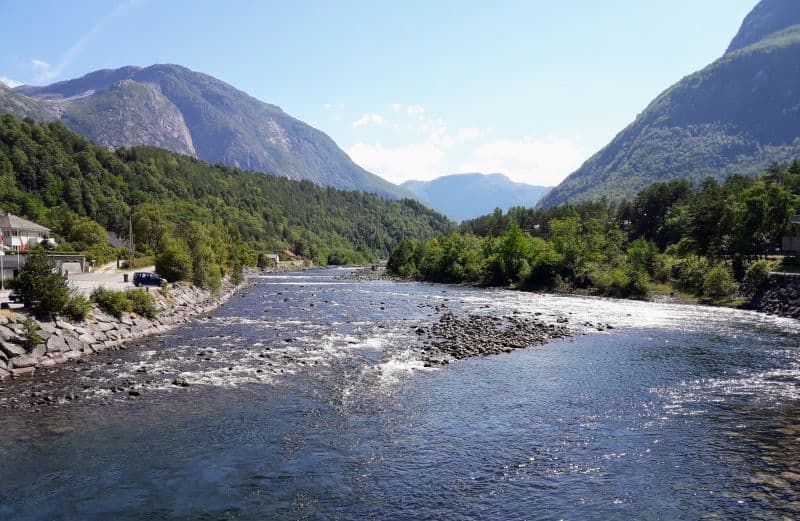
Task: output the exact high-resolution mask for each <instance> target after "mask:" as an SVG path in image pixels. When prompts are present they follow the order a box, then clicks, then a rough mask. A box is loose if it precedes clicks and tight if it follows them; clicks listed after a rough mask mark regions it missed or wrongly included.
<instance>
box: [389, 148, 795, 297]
mask: <svg viewBox="0 0 800 521" xmlns="http://www.w3.org/2000/svg"><path fill="white" fill-rule="evenodd" d="M797 213H800V162H799V161H794V162H792V163H790V164H777V163H776V164H773V165H771V166H770V168H769V169H768V171H767V172H765V173H764V174H763V175H762V176H761V177H759V178H758V179H752V178H749V177H744V176H732V177H729V178H728V179H727V180H725V181H724V182H722V183H720V182H718V181H716V180H714V179H712V178H708V179H706V180H705V181H704V182H703V183H702V184H700V185H699V186H693V185H692V184H691V183H690V182H689V181H682V180H672V181H669V182H662V183H655V184H653V185H651V186H649V187H648V188H645V189H644V190H642V191H641V192H639V194H638V195H637V196H636V197H635V198H634V199H633V200H631V201H624V202H622V203H621V204H618V205H617V204H611V203H609V202H608V201H606V200H604V199H600V200H594V201H586V202H581V203H576V204H569V205H561V206H557V207H553V208H529V209H526V208H513V209H511V210H509V211H508V213H503V212H502V211H501V210H499V209H498V210H495V212H494V213H492V214H490V215H486V216H483V217H479V218H477V219H474V220H471V221H467V222H464V223H463V224H462V225H461V227H460V228H459V230H457V231H456V232H454V233H452V234H450V235H440V236H438V237H436V238H433V239H430V240H427V241H416V240H407V241H404V242H402V243H401V244H400V246H398V248H397V249H396V250H395V251H394V252H393V253H392V255H391V256H390V259H389V265H388V268H389V270H390V271H392V272H394V273H396V274H398V275H401V276H405V277H411V278H418V279H422V280H430V281H438V282H466V283H472V284H480V285H491V286H509V285H510V286H514V287H518V288H521V289H547V290H562V291H584V292H587V293H591V294H598V295H607V296H616V297H635V298H644V297H646V296H647V295H648V294H649V293H650V292H651V291H653V290H657V291H661V292H673V291H674V292H676V293H683V294H685V295H687V296H693V297H703V298H707V299H710V300H717V301H723V300H730V299H731V298H733V297H736V296H743V295H746V293H747V292H748V291H751V290H752V289H753V288H754V287H755V286H756V285H757V284H758V282H759V279H760V278H763V277H764V276H766V272H767V271H768V270H770V269H774V268H776V267H777V266H776V264H777V263H778V262H783V263H784V264H785V265H786V266H790V265H791V264H792V263H793V262H795V260H793V259H785V260H783V261H779V260H774V259H773V260H769V259H768V258H767V257H768V256H770V255H773V254H775V253H776V252H779V250H780V246H781V239H782V237H783V236H784V235H786V234H787V233H788V232H789V230H790V226H789V216H790V215H793V214H797Z"/></svg>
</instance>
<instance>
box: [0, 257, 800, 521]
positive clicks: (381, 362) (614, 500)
mask: <svg viewBox="0 0 800 521" xmlns="http://www.w3.org/2000/svg"><path fill="white" fill-rule="evenodd" d="M339 274H341V272H340V271H336V270H331V271H319V272H305V273H298V274H289V275H283V276H270V277H262V278H256V279H253V281H252V285H251V286H250V287H248V288H247V289H246V290H244V291H243V292H242V294H241V295H239V296H237V297H235V298H234V299H232V300H231V301H230V302H229V303H228V304H227V305H226V306H225V307H223V308H222V309H220V310H218V311H217V312H215V313H213V314H212V315H210V316H208V317H205V318H202V319H199V320H197V321H196V322H193V323H191V324H187V325H186V326H184V327H182V328H180V329H178V330H175V331H174V332H173V333H172V334H170V335H168V336H164V337H159V338H153V339H150V340H148V341H146V342H143V343H141V344H140V345H138V346H135V347H133V348H131V349H129V350H127V351H120V352H115V353H111V354H107V355H101V356H97V357H95V358H93V359H92V360H90V361H89V363H87V364H82V365H76V366H73V367H72V368H70V369H67V370H60V371H57V372H54V373H50V374H48V375H46V376H44V377H39V378H38V379H33V380H30V381H20V382H15V383H10V384H9V383H6V384H5V386H4V387H3V390H2V391H0V402H3V401H4V400H5V402H6V403H8V401H9V400H14V399H17V400H20V399H21V397H22V398H24V397H27V396H29V395H30V394H31V393H33V392H35V391H38V392H43V393H45V394H46V393H51V394H53V395H54V396H56V397H59V396H61V395H63V394H64V393H65V392H66V390H69V389H78V391H77V392H78V394H79V399H78V400H76V401H71V402H67V401H65V400H64V399H59V400H60V401H59V403H58V405H56V406H43V407H41V410H39V411H35V410H33V409H30V408H22V409H19V410H13V409H3V410H0V421H2V425H3V427H2V432H3V436H4V442H3V443H2V445H1V446H0V519H20V520H25V519H48V520H49V519H81V520H82V519H98V520H100V519H103V520H106V519H131V520H133V519H497V520H501V519H502V520H506V519H670V520H671V519H796V518H798V517H800V341H799V340H798V338H799V337H800V335H799V333H800V327H799V326H798V322H797V321H792V320H785V319H779V318H774V317H766V316H761V315H757V314H753V313H748V312H740V311H732V310H727V309H713V308H702V307H692V306H676V305H667V304H651V303H641V302H629V301H612V300H601V299H588V298H575V297H560V296H547V295H536V294H524V293H516V292H506V291H489V290H478V289H467V288H458V287H444V286H433V285H424V284H410V283H409V284H400V283H394V282H358V281H351V280H342V279H339V278H337V276H338V275H339ZM444 311H452V312H453V313H456V314H467V313H476V314H500V315H507V314H511V313H516V315H517V316H519V317H523V318H524V317H526V316H533V314H534V313H541V314H542V315H541V318H545V319H548V320H555V319H557V318H560V317H567V318H568V319H569V325H570V327H571V328H572V329H573V331H575V332H576V333H578V334H577V335H576V336H575V337H573V338H571V339H568V340H562V341H557V342H554V343H551V344H548V345H545V346H542V347H536V348H531V349H527V350H518V351H515V352H512V353H509V354H503V355H498V356H491V357H486V358H478V359H469V360H462V361H458V362H453V363H451V364H450V365H447V366H444V367H440V368H426V367H424V364H423V362H422V360H421V351H420V350H419V347H420V346H419V340H418V338H417V335H416V334H415V333H414V328H416V327H417V326H419V325H425V324H428V323H430V322H431V321H432V320H436V319H437V318H438V316H439V314H440V313H441V312H444ZM587 321H589V322H595V323H596V322H600V321H602V322H603V323H609V324H611V325H613V326H614V329H613V330H610V331H606V332H602V333H601V332H597V331H596V330H594V329H592V328H590V327H583V326H581V324H583V323H585V322H587ZM175 378H183V379H185V380H186V381H187V382H188V383H189V384H190V386H189V387H185V388H184V387H176V386H174V385H172V384H171V382H172V381H173V380H174V379H175ZM126 380H127V382H128V383H127V384H126V385H131V384H134V385H135V387H136V389H138V390H139V391H140V392H141V396H138V397H129V396H127V393H119V392H112V391H111V390H109V389H111V388H114V387H115V386H116V385H117V384H119V383H121V382H124V381H126ZM23 401H24V399H23Z"/></svg>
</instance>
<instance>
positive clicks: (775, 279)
mask: <svg viewBox="0 0 800 521" xmlns="http://www.w3.org/2000/svg"><path fill="white" fill-rule="evenodd" d="M748 308H749V309H752V310H755V311H761V312H762V313H767V314H771V315H778V316H781V317H787V318H796V319H800V274H798V273H770V274H769V277H768V278H767V281H766V283H765V284H764V285H763V286H762V287H761V288H760V289H759V291H758V293H756V295H755V296H754V297H753V299H752V300H751V301H750V303H749V305H748Z"/></svg>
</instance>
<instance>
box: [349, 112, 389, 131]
mask: <svg viewBox="0 0 800 521" xmlns="http://www.w3.org/2000/svg"><path fill="white" fill-rule="evenodd" d="M385 122H386V120H385V119H384V117H383V116H381V115H380V114H378V113H377V112H368V113H366V114H363V115H362V116H361V117H360V118H358V119H357V120H355V121H353V128H360V127H368V126H370V125H383V124H384V123H385Z"/></svg>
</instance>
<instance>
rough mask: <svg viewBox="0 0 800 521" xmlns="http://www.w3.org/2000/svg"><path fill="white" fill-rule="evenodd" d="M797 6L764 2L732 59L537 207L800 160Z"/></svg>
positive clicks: (692, 81)
mask: <svg viewBox="0 0 800 521" xmlns="http://www.w3.org/2000/svg"><path fill="white" fill-rule="evenodd" d="M799 82H800V3H798V2H796V1H794V0H764V1H762V2H761V3H759V4H758V6H757V7H756V8H755V9H754V10H753V12H752V13H751V14H750V15H749V16H748V17H747V19H746V20H745V22H744V23H743V25H742V28H741V29H740V31H739V34H738V35H737V36H736V38H734V40H733V42H732V43H731V47H730V48H729V51H728V52H727V53H726V54H725V55H723V56H722V57H721V58H720V59H718V60H717V61H715V62H714V63H712V64H711V65H709V66H708V67H706V68H704V69H703V70H701V71H699V72H696V73H694V74H691V75H689V76H687V77H685V78H683V79H682V80H681V81H679V82H678V83H676V84H675V85H673V86H672V87H670V88H669V89H667V90H666V91H664V92H663V93H662V94H660V95H659V96H658V97H657V98H656V99H655V100H654V101H653V102H652V103H651V104H650V105H649V106H648V107H647V108H646V109H645V110H644V111H643V112H642V113H641V114H639V116H638V117H637V118H636V120H635V121H634V122H633V123H631V124H630V125H629V126H628V127H627V128H625V129H624V130H622V132H620V133H619V134H618V135H617V136H616V137H615V138H614V139H613V140H612V141H611V143H609V144H608V145H607V146H606V147H605V148H603V149H602V150H600V151H599V152H598V153H597V154H595V155H594V156H592V157H591V158H590V159H589V160H587V161H586V163H584V164H583V165H582V166H581V167H580V168H579V169H578V170H577V171H576V172H574V173H573V174H572V175H570V176H569V177H568V178H567V179H565V180H564V181H563V182H562V183H561V184H560V185H559V186H558V187H556V188H555V189H553V191H552V192H550V194H548V195H547V196H546V197H545V198H544V199H543V201H542V204H544V205H546V206H553V205H558V204H562V203H565V202H569V201H576V200H580V199H589V198H597V197H606V198H608V199H610V200H613V201H616V202H619V201H620V200H622V199H624V198H632V197H634V196H635V195H636V193H637V192H638V191H639V190H641V189H642V188H644V187H646V186H647V185H649V184H651V183H653V182H656V181H668V180H670V179H687V180H689V181H692V182H693V183H695V184H698V183H701V182H702V181H703V179H705V177H707V176H712V177H714V178H715V179H717V180H722V179H724V178H725V177H728V176H730V175H735V174H741V175H746V176H757V175H758V174H759V173H760V172H763V171H764V170H765V169H766V168H767V167H768V166H769V164H770V163H772V162H774V161H778V162H784V161H790V160H792V159H793V158H795V157H798V156H800V130H799V129H800V98H799V97H798V92H797V85H798V83H799Z"/></svg>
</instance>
